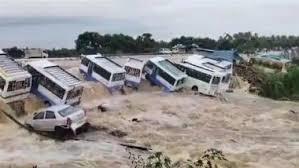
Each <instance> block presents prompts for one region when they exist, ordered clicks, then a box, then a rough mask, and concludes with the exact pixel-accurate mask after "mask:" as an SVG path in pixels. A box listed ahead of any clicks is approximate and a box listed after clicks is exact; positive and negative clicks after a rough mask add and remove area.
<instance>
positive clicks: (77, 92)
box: [66, 88, 83, 100]
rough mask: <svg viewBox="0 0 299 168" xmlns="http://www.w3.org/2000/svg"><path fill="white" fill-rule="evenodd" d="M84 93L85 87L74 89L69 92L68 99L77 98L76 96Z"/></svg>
mask: <svg viewBox="0 0 299 168" xmlns="http://www.w3.org/2000/svg"><path fill="white" fill-rule="evenodd" d="M82 93H83V88H80V89H72V90H71V91H69V92H68V94H67V98H66V99H67V100H69V99H72V98H75V97H79V96H81V95H82Z"/></svg>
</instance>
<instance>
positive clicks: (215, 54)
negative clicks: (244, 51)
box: [197, 48, 241, 62]
mask: <svg viewBox="0 0 299 168" xmlns="http://www.w3.org/2000/svg"><path fill="white" fill-rule="evenodd" d="M197 53H198V54H199V55H203V56H205V57H208V58H211V59H216V60H218V59H220V60H226V61H229V62H237V61H239V60H240V59H241V57H240V56H239V54H238V53H237V52H236V51H235V50H210V49H204V48H198V49H197Z"/></svg>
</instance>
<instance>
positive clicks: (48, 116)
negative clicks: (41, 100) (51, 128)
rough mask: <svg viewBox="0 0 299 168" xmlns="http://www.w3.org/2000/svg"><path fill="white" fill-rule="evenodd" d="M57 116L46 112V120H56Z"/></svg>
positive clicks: (51, 112)
mask: <svg viewBox="0 0 299 168" xmlns="http://www.w3.org/2000/svg"><path fill="white" fill-rule="evenodd" d="M55 118H56V117H55V114H54V112H53V111H47V112H46V119H55Z"/></svg>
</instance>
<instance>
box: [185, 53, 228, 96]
mask: <svg viewBox="0 0 299 168" xmlns="http://www.w3.org/2000/svg"><path fill="white" fill-rule="evenodd" d="M183 62H189V63H193V64H196V65H197V66H202V67H203V68H208V69H211V70H213V71H217V72H219V73H222V74H224V76H223V77H222V78H221V83H220V86H219V92H224V91H226V90H228V89H229V85H230V82H231V77H232V73H233V63H232V62H229V61H226V60H221V59H216V60H215V59H211V58H207V57H204V56H201V55H193V56H189V57H188V58H187V59H186V60H184V61H183Z"/></svg>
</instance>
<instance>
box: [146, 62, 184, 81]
mask: <svg viewBox="0 0 299 168" xmlns="http://www.w3.org/2000/svg"><path fill="white" fill-rule="evenodd" d="M150 61H151V62H153V63H155V64H156V65H157V66H158V67H159V68H161V69H163V70H164V71H167V72H169V73H170V75H171V76H172V77H174V78H176V79H181V78H183V77H187V75H186V74H185V73H184V72H182V71H180V70H179V69H178V68H177V67H176V66H175V65H173V63H172V62H170V61H169V60H168V59H166V58H163V57H154V58H151V59H150Z"/></svg>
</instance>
